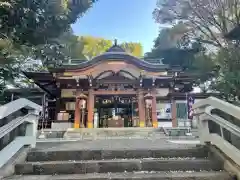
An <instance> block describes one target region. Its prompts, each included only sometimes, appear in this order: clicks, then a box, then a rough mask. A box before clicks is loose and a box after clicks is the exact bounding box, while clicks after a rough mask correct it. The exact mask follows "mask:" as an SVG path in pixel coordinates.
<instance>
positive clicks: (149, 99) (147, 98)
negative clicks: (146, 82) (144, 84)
mask: <svg viewBox="0 0 240 180" xmlns="http://www.w3.org/2000/svg"><path fill="white" fill-rule="evenodd" d="M144 99H145V104H146V108H148V109H150V108H152V101H153V96H152V95H151V94H150V93H148V94H146V95H145V96H144Z"/></svg>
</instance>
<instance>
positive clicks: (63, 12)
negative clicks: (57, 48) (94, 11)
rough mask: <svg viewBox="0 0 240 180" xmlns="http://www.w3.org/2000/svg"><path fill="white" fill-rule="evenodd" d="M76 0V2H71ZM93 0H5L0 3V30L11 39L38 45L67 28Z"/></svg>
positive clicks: (16, 41)
mask: <svg viewBox="0 0 240 180" xmlns="http://www.w3.org/2000/svg"><path fill="white" fill-rule="evenodd" d="M74 2H78V3H74ZM93 2H94V1H89V0H83V1H71V0H62V1H59V0H26V1H18V0H8V1H5V3H1V4H0V10H1V14H0V21H1V27H0V32H1V34H4V35H5V36H7V37H10V38H11V39H13V41H14V43H20V44H28V45H39V44H45V43H47V42H48V40H49V39H51V38H55V37H58V36H59V35H60V34H61V33H62V32H64V31H66V30H68V29H69V28H70V25H71V24H72V23H74V22H75V21H76V20H77V18H78V17H79V16H81V15H83V13H85V12H86V10H88V9H89V8H90V7H91V5H92V3H93Z"/></svg>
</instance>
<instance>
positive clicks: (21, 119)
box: [0, 98, 41, 168]
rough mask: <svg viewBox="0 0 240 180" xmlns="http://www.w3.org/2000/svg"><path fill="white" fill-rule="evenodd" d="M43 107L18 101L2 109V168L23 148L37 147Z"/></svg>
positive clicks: (23, 100) (0, 131) (0, 114)
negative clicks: (39, 122)
mask: <svg viewBox="0 0 240 180" xmlns="http://www.w3.org/2000/svg"><path fill="white" fill-rule="evenodd" d="M40 111H41V106H39V105H37V104H35V103H33V102H31V101H29V100H27V99H23V98H21V99H18V100H15V101H12V102H10V103H8V104H5V105H3V106H1V107H0V121H1V123H0V124H1V126H0V157H1V158H0V168H1V167H2V166H3V165H4V164H6V163H7V162H8V160H9V159H10V158H11V157H12V156H13V155H14V154H16V153H17V152H18V151H19V150H20V149H21V148H22V147H23V146H25V145H30V146H31V147H35V145H36V135H37V121H38V118H39V112H40Z"/></svg>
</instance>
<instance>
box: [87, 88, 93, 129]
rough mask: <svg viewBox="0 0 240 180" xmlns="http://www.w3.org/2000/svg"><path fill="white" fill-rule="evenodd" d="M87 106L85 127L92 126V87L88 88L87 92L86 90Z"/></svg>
mask: <svg viewBox="0 0 240 180" xmlns="http://www.w3.org/2000/svg"><path fill="white" fill-rule="evenodd" d="M87 108H88V116H87V127H88V128H93V118H94V93H93V89H89V92H88V101H87Z"/></svg>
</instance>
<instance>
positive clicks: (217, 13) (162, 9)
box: [153, 0, 240, 48]
mask: <svg viewBox="0 0 240 180" xmlns="http://www.w3.org/2000/svg"><path fill="white" fill-rule="evenodd" d="M239 7H240V1H239V0H224V1H222V0H189V1H186V0H164V1H162V0H158V3H157V7H156V8H155V10H154V12H153V17H154V19H155V20H156V22H157V23H161V24H162V23H171V24H175V23H176V22H179V21H180V22H183V23H184V24H185V25H186V26H187V27H188V29H189V31H188V35H189V36H190V35H191V36H192V37H193V38H198V39H199V40H201V42H203V43H206V44H209V45H213V46H215V47H218V48H219V47H223V46H225V45H226V44H227V43H228V42H227V41H226V39H224V38H223V35H224V34H226V33H228V32H229V30H231V29H232V27H233V26H235V25H238V24H239V23H240V13H239Z"/></svg>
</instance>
